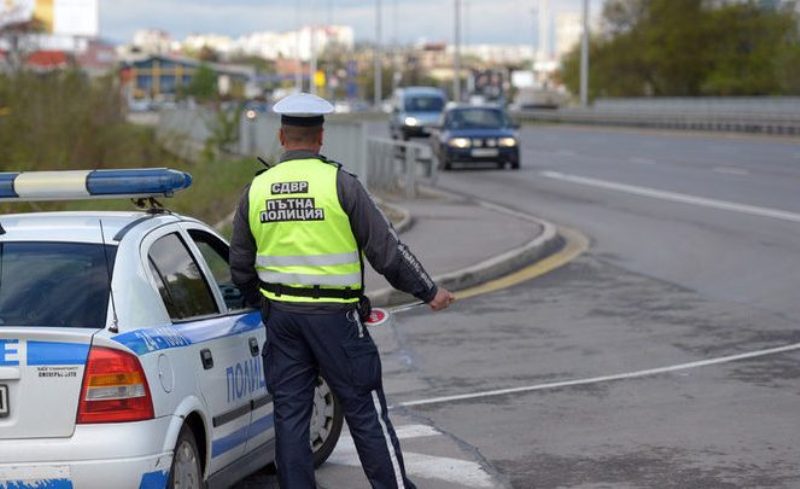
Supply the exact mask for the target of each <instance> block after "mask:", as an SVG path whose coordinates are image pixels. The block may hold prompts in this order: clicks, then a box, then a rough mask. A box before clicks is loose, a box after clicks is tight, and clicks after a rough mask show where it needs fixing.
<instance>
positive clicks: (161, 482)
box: [139, 470, 169, 489]
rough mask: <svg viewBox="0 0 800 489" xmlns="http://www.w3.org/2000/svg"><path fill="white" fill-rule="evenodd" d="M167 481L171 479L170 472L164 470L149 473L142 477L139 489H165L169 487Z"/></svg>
mask: <svg viewBox="0 0 800 489" xmlns="http://www.w3.org/2000/svg"><path fill="white" fill-rule="evenodd" d="M167 479H169V472H166V471H163V470H159V471H156V472H148V473H146V474H144V475H142V482H141V483H139V489H164V488H165V487H167Z"/></svg>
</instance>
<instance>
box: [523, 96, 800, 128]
mask: <svg viewBox="0 0 800 489" xmlns="http://www.w3.org/2000/svg"><path fill="white" fill-rule="evenodd" d="M514 117H516V118H517V119H518V120H520V121H526V120H530V121H545V122H566V123H579V124H598V125H617V126H634V127H653V128H668V129H689V130H710V131H734V132H750V133H764V134H784V135H798V134H800V97H747V98H723V97H698V98H635V99H600V100H597V101H596V102H595V104H594V106H593V107H591V108H563V109H559V110H544V109H540V110H525V111H517V112H514Z"/></svg>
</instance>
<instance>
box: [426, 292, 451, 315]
mask: <svg viewBox="0 0 800 489" xmlns="http://www.w3.org/2000/svg"><path fill="white" fill-rule="evenodd" d="M455 300H456V297H455V296H454V295H453V294H452V293H451V292H450V291H449V290H447V289H445V288H443V287H439V290H438V291H437V292H436V295H435V296H434V297H433V300H431V301H430V302H429V303H428V305H429V306H431V309H433V310H434V311H441V310H442V309H447V306H449V305H450V304H452V303H453V302H455Z"/></svg>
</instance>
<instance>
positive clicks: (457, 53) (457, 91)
mask: <svg viewBox="0 0 800 489" xmlns="http://www.w3.org/2000/svg"><path fill="white" fill-rule="evenodd" d="M455 16H456V17H455V33H454V36H453V37H454V38H455V39H454V42H453V47H454V52H453V100H454V101H456V102H461V0H455Z"/></svg>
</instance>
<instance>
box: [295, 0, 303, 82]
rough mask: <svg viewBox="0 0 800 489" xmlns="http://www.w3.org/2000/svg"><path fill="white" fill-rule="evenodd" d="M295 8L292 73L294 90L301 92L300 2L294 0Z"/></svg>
mask: <svg viewBox="0 0 800 489" xmlns="http://www.w3.org/2000/svg"><path fill="white" fill-rule="evenodd" d="M294 6H295V12H294V13H295V20H296V26H295V29H296V30H295V32H294V54H295V62H296V63H297V64H296V68H295V72H294V88H295V90H297V91H298V92H302V91H303V60H302V59H301V58H300V0H294Z"/></svg>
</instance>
